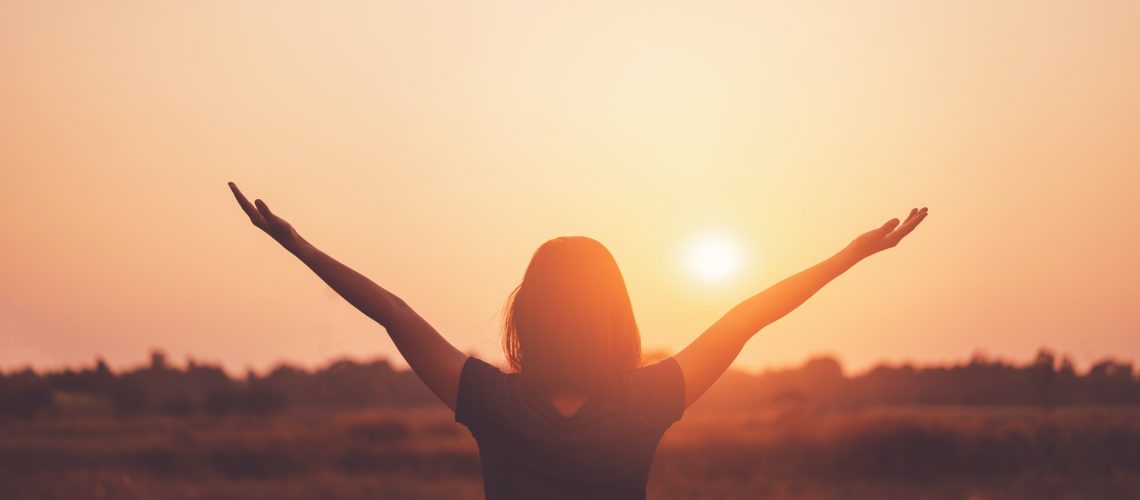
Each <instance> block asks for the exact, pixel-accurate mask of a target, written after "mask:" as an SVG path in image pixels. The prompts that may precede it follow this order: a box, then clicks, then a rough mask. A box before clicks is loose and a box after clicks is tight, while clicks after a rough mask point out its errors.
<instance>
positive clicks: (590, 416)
mask: <svg viewBox="0 0 1140 500" xmlns="http://www.w3.org/2000/svg"><path fill="white" fill-rule="evenodd" d="M684 408H685V386H684V381H683V379H682V377H681V367H680V366H679V365H678V364H677V361H676V360H674V359H673V358H666V359H664V360H662V361H659V362H657V363H654V364H651V365H648V366H644V367H641V368H638V369H637V370H635V371H634V372H633V373H632V374H630V375H629V376H628V377H626V378H625V379H624V380H622V381H620V382H619V383H616V384H614V385H613V386H611V387H607V388H606V389H604V390H600V391H596V392H595V393H593V394H591V395H590V396H589V397H588V398H587V399H586V401H585V403H583V404H582V406H581V407H580V408H579V409H578V410H577V412H575V413H574V414H573V415H571V416H564V415H562V414H561V413H559V412H558V410H557V409H556V408H555V407H554V405H552V404H551V403H550V400H549V399H548V398H547V396H546V395H545V394H544V393H543V392H542V391H539V390H535V389H531V388H529V387H528V386H527V384H525V383H520V379H519V375H518V374H515V373H503V372H502V371H500V370H499V369H498V368H495V367H494V366H492V365H490V364H487V363H486V362H484V361H482V360H480V359H477V358H474V357H471V358H468V359H467V361H466V363H464V365H463V372H462V373H461V375H460V377H459V396H458V399H457V401H456V404H455V420H456V421H457V422H459V423H462V424H463V425H465V426H467V428H468V429H470V430H471V434H472V435H473V436H474V437H475V442H476V443H478V445H479V458H480V460H481V461H482V464H483V491H484V493H485V494H486V498H487V499H488V500H497V499H515V498H536V499H537V498H541V499H561V498H567V499H570V498H573V499H579V498H589V499H630V498H640V499H644V498H645V485H646V482H648V479H649V466H650V464H651V463H652V462H653V453H654V452H655V451H656V450H657V443H658V441H660V440H661V436H662V435H663V434H664V433H665V430H666V429H668V428H669V426H670V425H672V424H673V422H676V421H677V420H679V419H680V418H681V415H682V413H683V412H684Z"/></svg>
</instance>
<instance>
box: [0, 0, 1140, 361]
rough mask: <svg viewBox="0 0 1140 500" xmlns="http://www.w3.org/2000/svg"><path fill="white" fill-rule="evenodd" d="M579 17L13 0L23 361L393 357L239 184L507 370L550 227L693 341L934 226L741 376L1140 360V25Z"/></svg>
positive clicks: (7, 12) (5, 140) (5, 67)
mask: <svg viewBox="0 0 1140 500" xmlns="http://www.w3.org/2000/svg"><path fill="white" fill-rule="evenodd" d="M559 4H561V3H560V2H545V3H535V2H525V1H519V2H469V3H428V2H384V3H383V4H380V3H378V2H321V3H319V4H316V3H314V4H313V5H306V4H303V3H300V2H270V3H255V2H247V3H240V4H239V3H231V2H191V3H187V2H150V1H148V2H126V1H123V2H104V3H97V2H74V3H72V2H54V1H35V2H28V1H7V0H0V74H2V76H0V235H2V236H0V367H16V366H22V365H25V364H34V365H37V366H44V367H54V366H60V365H71V364H79V363H84V364H89V363H91V362H92V360H93V358H94V356H95V355H97V354H101V355H103V356H105V357H106V358H107V360H108V361H109V362H110V364H111V365H112V366H130V365H133V364H136V363H142V362H144V361H145V360H144V357H145V355H146V352H147V350H148V349H149V348H151V347H161V348H164V349H166V350H167V352H168V353H169V354H170V356H171V357H172V358H174V360H175V361H180V360H181V359H183V358H184V357H186V356H193V357H196V358H198V359H203V360H211V361H218V362H222V363H224V364H225V365H226V366H227V367H229V368H230V369H232V370H240V369H242V368H245V367H253V368H256V369H262V368H265V367H268V366H269V365H271V364H272V363H274V362H276V361H279V360H289V361H294V362H300V363H303V364H306V365H314V364H317V363H320V362H322V361H324V360H327V359H328V358H330V357H333V356H338V355H351V356H354V357H372V356H376V355H394V354H395V349H394V348H393V346H392V344H391V342H390V341H389V340H388V339H387V338H386V336H385V335H384V332H383V330H382V329H381V328H380V327H379V326H377V325H375V324H373V323H371V322H370V320H368V319H367V318H365V317H364V316H363V315H361V314H359V313H358V312H356V311H355V310H353V309H352V308H351V306H349V305H348V304H347V303H344V302H343V301H342V300H341V299H339V298H338V297H336V296H335V294H334V293H333V292H332V291H331V290H329V289H328V288H327V287H326V286H324V285H323V284H322V283H321V282H320V281H319V280H318V279H317V278H316V277H315V276H313V275H311V273H310V272H309V271H308V270H307V269H306V268H305V267H304V266H303V265H302V264H300V263H299V262H296V261H295V260H294V259H293V257H292V256H290V255H289V254H287V253H286V252H284V251H283V250H281V249H280V248H277V247H276V245H275V244H274V243H273V241H272V240H270V239H269V238H268V237H266V236H265V235H264V234H261V233H260V232H259V231H258V230H257V229H255V228H254V227H253V226H252V225H250V224H249V221H248V219H247V218H246V217H245V216H244V215H243V214H242V213H241V211H240V210H239V208H238V207H237V205H236V203H234V200H233V198H232V196H231V194H230V192H229V190H228V189H227V188H226V185H225V183H226V181H229V180H233V181H235V182H237V183H238V185H239V186H241V187H242V188H243V190H245V192H246V193H247V195H249V196H250V197H251V198H254V197H260V198H263V199H265V200H266V201H267V202H268V203H269V204H270V206H271V207H272V208H273V209H274V211H275V212H277V213H279V214H280V215H282V216H283V217H285V218H287V219H289V220H290V221H291V222H292V223H293V224H294V225H295V226H296V227H297V229H298V230H299V231H300V232H301V233H302V234H303V235H305V236H306V237H307V238H308V239H309V240H310V241H312V242H314V243H315V244H317V245H318V246H319V247H321V248H322V249H324V250H326V251H327V252H329V253H330V254H332V255H334V256H336V257H337V258H340V259H341V260H343V261H344V262H346V263H347V264H349V265H351V266H354V267H355V268H356V269H358V270H360V271H361V272H364V273H365V274H367V275H369V276H371V277H372V278H373V279H375V280H376V281H378V282H379V283H381V284H382V285H383V286H385V287H387V288H389V289H390V290H392V291H394V292H396V293H397V294H399V295H400V296H402V297H403V298H404V299H406V300H407V301H408V302H409V303H410V304H412V305H413V306H414V307H416V308H417V310H419V311H420V312H421V313H422V314H423V315H424V316H425V317H427V318H428V319H429V321H431V322H432V324H433V325H435V326H436V327H437V328H438V329H439V330H440V331H441V332H443V333H444V335H445V336H447V337H448V338H449V339H451V340H452V341H453V342H454V343H455V344H456V345H457V346H459V347H460V348H462V349H464V350H472V351H476V352H478V353H480V354H482V355H485V356H486V357H487V358H489V359H491V360H499V359H501V355H500V354H499V351H498V342H497V334H498V321H499V319H500V318H499V316H498V311H499V308H500V307H501V306H502V305H503V300H504V299H505V298H506V295H507V293H508V292H509V291H510V290H511V288H513V286H514V285H515V284H517V282H518V280H519V279H520V278H521V276H522V272H523V270H524V269H525V266H526V263H527V260H528V259H529V257H530V254H531V253H532V252H533V251H534V249H535V248H537V247H538V245H539V244H541V243H542V242H543V241H545V240H546V239H549V238H551V237H554V236H558V235H564V234H584V235H588V236H592V237H594V238H596V239H598V240H600V241H602V242H603V243H604V244H606V245H607V246H608V247H609V248H610V249H611V250H612V251H613V253H614V254H615V256H616V258H617V259H618V262H619V264H621V266H622V269H623V271H624V273H625V277H626V280H627V283H628V285H629V288H630V292H631V294H632V299H633V302H634V307H635V310H636V312H637V316H638V320H639V322H640V326H641V328H642V335H643V339H644V342H645V344H646V346H647V347H649V348H661V349H664V350H667V351H675V350H677V349H679V348H680V347H681V346H683V345H684V344H685V343H686V342H687V341H689V340H690V339H692V338H693V337H694V336H695V335H696V334H698V333H699V332H700V331H701V330H702V329H703V328H705V327H706V326H707V325H708V324H710V323H711V322H712V321H714V320H715V319H717V318H718V317H719V316H720V314H723V312H725V311H726V310H727V309H728V308H729V307H731V306H732V305H734V304H735V303H736V302H737V301H739V300H741V299H743V298H745V297H747V296H749V295H750V294H752V293H755V292H757V291H759V290H761V289H762V288H764V287H766V286H768V285H769V284H771V283H773V282H775V281H776V280H778V279H780V278H782V277H784V276H786V275H788V274H790V273H793V272H796V271H798V270H800V269H802V268H804V267H807V266H809V265H811V264H813V263H815V262H817V261H818V260H820V259H823V258H825V257H827V256H828V255H830V254H831V253H833V252H834V251H837V250H839V249H840V248H841V247H842V246H843V245H845V244H846V243H847V242H848V241H849V240H850V239H851V238H853V237H854V236H856V235H857V234H858V233H860V232H862V231H865V230H867V229H870V228H872V227H874V226H877V225H878V224H881V223H882V222H883V221H885V220H887V219H889V218H891V217H903V216H905V215H906V212H907V210H909V209H910V208H911V207H912V206H929V207H930V209H931V216H930V217H929V219H928V220H927V221H926V222H925V223H924V225H923V226H922V227H921V228H920V229H919V230H917V231H916V232H915V233H914V234H913V235H911V237H910V238H908V240H906V241H905V242H904V243H903V244H902V245H900V246H899V248H897V249H896V250H894V251H891V252H889V253H888V254H882V255H877V256H875V257H873V258H871V259H870V260H868V261H866V262H864V263H863V264H861V265H859V266H858V267H856V268H855V269H853V270H852V271H851V272H850V273H849V274H848V275H845V276H843V277H841V278H839V279H838V280H837V281H836V282H834V283H833V284H831V285H830V286H829V287H828V288H827V289H826V290H824V291H823V292H821V293H820V294H819V295H818V296H817V297H815V298H813V299H812V300H811V301H810V302H809V303H808V304H807V305H805V306H804V307H803V308H802V309H801V310H799V311H797V312H795V313H793V314H792V315H791V316H789V317H787V318H785V319H784V320H781V321H780V322H779V323H778V324H775V325H772V326H771V327H769V328H768V329H766V330H765V331H764V332H762V333H761V334H759V335H757V336H756V337H755V338H754V340H753V341H752V342H751V343H750V344H749V345H748V347H747V348H746V349H745V351H744V352H743V354H742V355H741V357H740V360H739V364H740V365H742V366H743V367H747V368H757V367H762V366H769V365H786V364H791V363H796V362H799V361H800V360H802V359H804V358H805V357H806V356H808V355H810V354H815V353H831V354H834V355H837V356H839V357H841V358H842V359H843V360H845V362H846V364H847V367H848V368H850V369H861V368H865V367H868V366H870V365H871V364H873V363H875V362H877V361H880V360H886V361H902V360H914V361H919V362H939V361H944V360H951V359H961V358H964V357H966V356H968V355H969V354H970V353H971V352H973V351H975V350H978V349H980V350H983V351H985V352H987V353H990V354H991V355H997V356H1003V357H1010V358H1014V359H1026V358H1029V357H1030V356H1031V355H1032V353H1033V352H1034V351H1035V350H1036V348H1037V347H1038V346H1041V345H1048V346H1051V347H1053V348H1055V349H1057V350H1059V351H1061V352H1068V353H1071V354H1073V355H1074V356H1075V358H1076V360H1077V361H1078V364H1080V365H1082V366H1083V365H1084V364H1086V363H1088V362H1090V361H1093V360H1094V358H1097V357H1102V356H1106V355H1112V356H1119V357H1122V358H1130V359H1134V358H1137V357H1140V335H1137V334H1138V333H1140V332H1138V325H1140V308H1138V307H1136V302H1137V298H1138V297H1140V284H1138V283H1140V263H1138V260H1137V256H1138V255H1140V224H1138V223H1137V214H1140V198H1138V197H1137V187H1140V169H1138V168H1137V167H1138V166H1140V147H1138V145H1137V138H1138V137H1140V93H1138V92H1137V91H1136V89H1137V88H1140V29H1138V28H1140V4H1137V3H1136V2H1109V1H1101V2H1091V3H1081V2H1067V3H1056V4H1053V3H1049V4H1046V3H1043V2H998V3H994V2H945V4H944V5H931V4H930V3H928V2H921V3H915V2H904V1H899V2H858V3H855V2H851V3H815V2H812V3H802V4H795V5H783V4H778V3H776V2H770V3H769V2H743V1H742V2H690V3H677V4H672V5H671V6H664V5H663V4H662V3H660V2H614V1H607V2H599V3H596V4H587V3H575V4H574V5H559ZM920 4H921V5H920ZM708 233H717V234H722V235H725V236H726V237H728V238H731V239H733V240H736V241H738V242H739V244H740V245H741V247H742V249H743V250H744V252H745V255H746V256H747V257H746V260H745V267H744V268H743V270H742V271H741V272H740V273H739V274H737V275H736V276H734V277H732V278H731V279H729V280H726V281H723V282H719V283H708V282H702V281H700V280H699V279H697V278H695V277H694V276H693V275H692V274H691V273H690V272H689V271H688V270H687V269H686V267H685V266H684V264H683V262H682V259H681V255H682V254H683V252H684V248H685V247H686V245H688V244H689V243H690V242H691V241H693V240H694V239H695V238H700V237H701V235H703V234H708Z"/></svg>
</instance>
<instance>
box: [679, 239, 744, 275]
mask: <svg viewBox="0 0 1140 500" xmlns="http://www.w3.org/2000/svg"><path fill="white" fill-rule="evenodd" d="M686 263H687V265H688V267H689V271H691V272H692V273H693V275H695V276H696V277H698V278H700V279H702V280H705V281H724V280H725V279H728V278H729V277H731V276H733V275H734V274H736V272H737V271H738V270H739V269H740V247H739V246H738V245H737V244H736V243H734V242H733V241H731V240H729V239H728V238H725V237H723V236H714V235H707V236H703V237H700V238H698V239H697V240H695V241H694V242H693V243H692V244H691V245H690V246H689V248H688V251H687V252H686Z"/></svg>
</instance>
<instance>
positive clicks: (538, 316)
mask: <svg viewBox="0 0 1140 500" xmlns="http://www.w3.org/2000/svg"><path fill="white" fill-rule="evenodd" d="M503 326H504V328H503V351H504V352H505V353H506V356H507V361H509V362H510V365H511V368H513V369H514V370H515V371H517V372H518V373H519V374H520V377H521V379H522V380H524V381H526V382H527V383H531V384H534V385H535V386H537V387H541V388H544V389H547V390H593V389H596V388H598V387H601V386H604V385H606V384H608V383H611V382H613V381H615V380H617V379H618V378H620V377H621V376H622V375H624V374H626V373H629V372H630V371H632V370H633V369H635V368H637V367H638V365H639V364H640V363H641V336H640V334H639V333H638V329H637V322H636V321H635V320H634V317H633V306H632V305H631V304H630V301H629V292H628V291H627V290H626V287H625V280H624V279H623V278H622V275H621V270H620V269H618V266H617V262H616V261H615V260H614V257H613V255H611V254H610V252H609V250H607V249H606V247H605V246H602V244H601V243H599V242H597V241H595V240H593V239H591V238H587V237H584V236H564V237H559V238H554V239H552V240H550V241H547V242H546V243H543V244H542V246H540V247H539V248H538V250H536V251H535V252H534V256H533V257H531V260H530V265H528V266H527V269H526V274H525V275H524V276H523V280H522V283H521V284H519V286H518V287H516V288H515V289H514V291H513V292H511V294H510V297H509V298H508V301H507V307H506V314H504V325H503Z"/></svg>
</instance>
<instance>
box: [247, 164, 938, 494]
mask: <svg viewBox="0 0 1140 500" xmlns="http://www.w3.org/2000/svg"><path fill="white" fill-rule="evenodd" d="M229 185H230V189H231V190H232V191H233V193H234V196H235V197H237V201H238V203H239V204H240V205H241V207H242V209H244V210H245V213H246V214H247V215H249V218H250V220H251V221H252V222H253V224H254V225H255V226H257V227H258V228H261V229H262V230H264V231H265V232H266V233H268V234H269V235H270V236H272V237H273V239H274V240H276V241H277V242H278V243H280V244H281V246H283V247H285V249H286V250H288V251H289V252H291V253H292V254H293V255H295V256H297V258H299V259H300V260H301V262H304V263H305V265H307V266H309V268H310V269H312V270H313V272H315V273H316V274H317V276H320V278H321V279H322V280H324V281H325V283H328V285H329V286H331V287H332V288H333V290H336V292H337V293H339V294H340V295H341V296H342V297H344V299H345V300H347V301H348V302H349V303H351V304H352V305H353V306H355V307H356V308H357V309H359V310H360V311H361V312H363V313H364V314H366V315H368V317H370V318H372V319H373V320H375V321H376V322H377V323H380V325H382V326H383V327H384V328H385V329H386V330H387V331H388V335H389V336H390V337H391V338H392V341H393V342H394V343H395V344H396V348H397V349H398V350H399V351H400V354H401V355H402V356H404V359H405V360H406V361H407V362H408V365H409V366H410V367H411V368H412V370H413V371H414V372H415V373H416V375H418V376H419V377H420V379H421V380H423V382H424V384H426V385H427V387H428V388H429V389H431V391H432V392H433V393H435V395H436V396H438V397H439V399H441V400H442V401H443V402H444V404H446V405H447V406H448V407H450V408H451V409H452V410H454V411H455V420H456V421H458V422H460V423H462V424H463V425H465V426H467V428H468V429H470V431H471V434H472V435H473V436H474V437H475V441H476V443H477V444H478V446H479V457H480V460H481V462H482V466H483V485H484V492H485V494H486V497H487V498H488V499H500V498H512V499H513V498H535V499H555V498H591V499H605V498H614V499H618V498H620V499H628V498H645V486H646V482H647V480H648V477H649V467H650V464H651V463H652V460H653V454H654V452H655V450H656V448H657V443H658V441H660V439H661V436H662V435H663V434H664V433H665V430H666V429H668V428H669V426H670V425H672V423H673V422H675V421H677V420H679V419H680V418H681V415H682V414H683V413H684V411H685V409H686V408H688V407H689V405H691V404H693V402H694V401H696V400H697V398H699V397H700V396H701V394H704V392H705V391H706V390H707V389H708V388H709V386H711V385H712V384H713V382H715V381H716V380H717V378H719V377H720V376H721V374H722V373H724V371H725V370H726V369H727V368H728V366H729V365H730V364H731V363H732V361H733V360H734V359H735V358H736V356H737V354H739V353H740V350H741V348H743V347H744V344H745V343H746V342H747V341H748V339H750V338H751V337H752V335H754V334H755V333H756V332H757V331H759V330H760V329H761V328H764V327H765V326H766V325H768V324H770V323H772V322H773V321H776V320H777V319H780V318H781V317H783V316H784V315H785V314H788V313H789V312H791V311H792V310H793V309H795V308H796V307H798V306H799V305H800V304H802V303H803V302H804V301H805V300H807V299H808V297H811V296H812V295H813V294H814V293H815V292H816V291H818V290H819V289H820V288H822V287H823V286H824V285H825V284H827V283H828V282H829V281H831V280H832V279H834V278H835V277H836V276H839V275H840V274H842V273H843V272H844V271H846V270H847V269H849V268H850V267H851V266H853V265H854V264H855V263H856V262H859V261H860V260H862V259H865V258H867V257H868V256H870V255H872V254H875V253H877V252H879V251H882V250H885V249H888V248H892V247H894V246H895V245H897V244H898V243H899V241H900V240H901V239H902V238H903V237H904V236H906V235H907V234H909V233H910V232H911V231H913V230H914V228H915V227H917V226H918V224H919V223H920V222H922V220H923V219H925V218H926V215H927V211H926V208H925V207H924V208H922V209H912V210H911V211H910V215H909V216H908V217H907V218H906V220H905V221H903V222H901V223H900V222H899V220H898V219H891V220H890V221H887V223H885V224H883V225H882V226H880V227H878V228H876V229H873V230H871V231H868V232H866V233H864V234H862V235H860V236H859V237H857V238H855V240H854V241H852V242H851V243H850V244H849V245H847V247H845V248H844V249H843V250H841V251H840V252H839V253H836V254H835V255H833V256H831V257H830V258H828V259H827V260H824V261H823V262H820V263H819V264H816V265H814V266H812V267H810V268H808V269H807V270H805V271H802V272H800V273H798V274H796V275H794V276H792V277H790V278H787V279H785V280H783V281H781V282H779V283H777V284H775V285H773V286H772V287H770V288H768V289H767V290H764V291H763V292H760V293H759V294H757V295H755V296H753V297H751V298H749V299H747V300H745V301H744V302H741V303H740V304H739V305H737V306H736V307H734V308H732V310H730V311H729V312H728V313H727V314H725V315H724V316H723V317H722V318H720V319H719V320H717V321H716V323H713V325H712V326H710V327H709V328H708V329H707V330H705V331H704V333H702V334H701V335H700V336H699V337H697V339H696V340H694V341H693V342H692V343H691V344H689V346H688V347H686V348H685V349H683V350H682V351H681V352H679V353H677V354H676V355H675V356H672V357H669V358H666V359H664V360H662V361H658V362H656V363H653V364H650V365H648V366H641V341H640V337H639V334H638V330H637V324H636V323H635V321H634V317H633V310H632V308H631V306H630V301H629V295H628V293H627V291H626V287H625V282H624V280H623V279H622V276H621V272H620V271H619V270H618V266H617V263H616V262H614V259H613V256H611V255H610V253H609V251H608V250H606V248H605V247H603V246H602V245H601V244H600V243H598V242H597V241H594V240H592V239H589V238H585V237H580V236H576V237H563V238H555V239H553V240H550V241H548V242H546V243H545V244H543V245H542V246H541V247H539V249H538V250H537V251H536V252H535V254H534V256H533V257H532V259H531V262H530V265H529V266H528V267H527V270H526V274H525V276H524V277H523V281H522V283H521V284H520V285H519V286H518V287H517V288H516V289H515V290H514V292H512V293H511V296H510V300H509V303H508V308H507V314H506V318H505V329H504V335H503V349H504V351H505V353H506V355H507V359H508V360H509V362H510V364H511V368H512V371H511V372H510V373H504V372H502V371H500V370H499V369H497V368H495V367H494V366H492V365H489V364H487V363H485V362H483V361H481V360H479V359H477V358H475V357H470V356H467V355H465V354H463V353H462V352H460V351H459V350H458V349H456V348H455V347H454V346H452V345H451V344H450V343H448V342H447V340H446V339H444V338H443V337H442V336H441V335H440V334H439V332H437V331H435V329H434V328H432V327H431V325H429V324H428V322H427V321H425V320H424V319H423V318H421V317H420V315H419V314H416V312H415V311H414V310H412V308H411V307H410V306H408V304H406V303H405V302H404V301H403V300H400V298H399V297H397V296H395V295H393V294H392V293H390V292H388V291H387V290H385V289H383V288H381V287H380V286H379V285H377V284H376V283H373V282H372V281H371V280H369V279H368V278H366V277H364V276H363V275H361V274H359V273H357V272H356V271H353V270H352V269H351V268H349V267H348V266H346V265H344V264H341V263H340V262H338V261H337V260H336V259H333V258H332V257H330V256H328V255H327V254H325V253H324V252H322V251H320V250H318V249H317V248H316V247H314V246H313V245H312V244H310V243H309V242H307V241H305V239H304V238H302V237H301V236H300V235H299V234H297V231H296V230H294V229H293V227H292V226H291V225H289V223H288V222H286V221H285V220H284V219H282V218H280V217H278V216H277V215H275V214H274V213H273V212H271V211H270V210H269V207H268V206H266V204H265V203H264V202H262V201H261V200H257V201H256V202H255V203H254V204H250V203H249V200H247V199H246V198H245V196H243V195H242V193H241V191H239V190H238V188H237V186H236V185H234V183H232V182H231V183H230V184H229Z"/></svg>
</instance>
